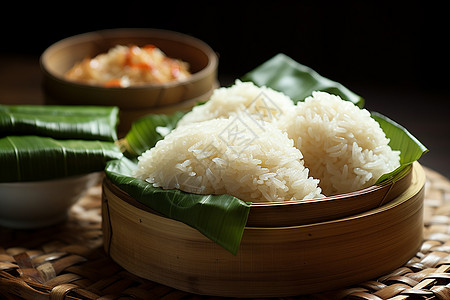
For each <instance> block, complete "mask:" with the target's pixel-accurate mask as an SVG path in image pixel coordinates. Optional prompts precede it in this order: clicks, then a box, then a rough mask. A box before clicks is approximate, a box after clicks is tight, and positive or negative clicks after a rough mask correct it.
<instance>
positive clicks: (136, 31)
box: [40, 28, 218, 135]
mask: <svg viewBox="0 0 450 300" xmlns="http://www.w3.org/2000/svg"><path fill="white" fill-rule="evenodd" d="M40 65H41V69H42V72H43V90H44V96H45V102H46V104H62V105H102V106H117V107H119V109H120V112H119V116H120V117H119V118H120V123H119V128H118V131H119V135H120V134H121V133H126V132H127V131H128V129H129V128H130V126H131V123H132V122H133V121H134V120H136V119H138V118H140V117H142V116H143V115H146V114H150V113H171V112H175V111H179V110H189V109H190V108H192V106H194V105H195V104H197V103H198V102H203V101H206V100H207V99H208V98H209V96H210V95H211V93H212V91H213V90H214V89H215V88H216V87H217V86H218V80H217V67H218V57H217V55H216V53H215V52H214V51H213V50H212V48H211V47H210V46H209V45H208V44H206V43H205V42H203V41H201V40H199V39H197V38H195V37H192V36H189V35H186V34H183V33H179V32H174V31H169V30H162V29H150V28H118V29H107V30H99V31H94V32H87V33H82V34H79V35H75V36H71V37H67V38H65V39H62V40H60V41H58V42H56V43H54V44H52V45H50V46H49V47H48V48H47V49H46V50H45V51H44V52H43V53H42V55H41V58H40Z"/></svg>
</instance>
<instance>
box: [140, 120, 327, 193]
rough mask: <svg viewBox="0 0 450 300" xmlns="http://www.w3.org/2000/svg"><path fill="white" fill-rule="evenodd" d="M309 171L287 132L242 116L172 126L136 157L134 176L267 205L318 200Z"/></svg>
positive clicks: (315, 183) (159, 184)
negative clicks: (136, 163) (160, 138)
mask: <svg viewBox="0 0 450 300" xmlns="http://www.w3.org/2000/svg"><path fill="white" fill-rule="evenodd" d="M308 172H309V171H308V169H307V168H305V167H304V164H303V160H302V153H301V152H300V151H299V150H298V149H297V148H295V147H294V144H293V141H292V140H291V139H289V138H288V136H287V134H286V133H283V132H282V131H281V130H279V129H278V128H276V127H275V126H273V125H271V124H269V123H267V124H265V126H264V127H260V125H258V124H255V123H254V122H253V121H252V120H250V119H249V118H248V117H247V118H246V117H245V116H241V117H232V118H226V119H225V118H222V119H213V120H208V121H203V122H195V123H191V124H187V125H185V126H181V127H177V128H176V129H174V130H173V131H172V132H171V133H169V134H168V135H167V136H166V137H165V138H164V139H163V140H160V141H159V142H158V143H157V144H156V145H155V147H153V148H151V149H149V150H147V151H146V152H144V153H143V154H142V155H141V156H140V157H139V162H138V167H137V170H136V172H135V174H134V175H135V177H137V178H140V179H143V180H146V181H147V182H149V183H151V184H153V186H154V187H161V188H163V189H180V190H183V191H185V192H189V193H196V194H229V195H232V196H235V197H237V198H239V199H241V200H244V201H251V202H268V201H285V200H299V199H313V198H321V197H323V195H322V194H321V189H320V188H319V187H318V182H319V181H318V180H316V179H313V178H311V177H309V176H308Z"/></svg>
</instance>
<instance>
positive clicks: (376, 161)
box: [282, 92, 400, 196]
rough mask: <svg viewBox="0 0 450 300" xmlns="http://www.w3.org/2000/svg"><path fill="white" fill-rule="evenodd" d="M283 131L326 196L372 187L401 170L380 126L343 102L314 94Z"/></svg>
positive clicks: (294, 114) (337, 98)
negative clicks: (379, 179) (395, 171)
mask: <svg viewBox="0 0 450 300" xmlns="http://www.w3.org/2000/svg"><path fill="white" fill-rule="evenodd" d="M282 127H284V128H285V130H286V132H287V133H288V136H289V137H290V138H291V139H293V140H294V143H295V146H296V147H297V148H298V149H300V150H301V152H302V154H303V156H304V162H305V166H306V167H307V168H309V170H310V174H311V176H313V177H314V178H318V179H320V187H321V188H322V191H323V193H324V194H325V195H327V196H329V195H334V194H341V193H347V192H351V191H355V190H358V189H361V188H365V187H368V186H370V185H373V184H374V183H375V182H376V180H377V179H378V178H379V177H380V176H381V175H383V174H385V173H388V172H391V171H393V170H395V169H396V168H397V167H398V166H399V165H400V156H399V155H400V152H399V151H393V150H392V149H391V148H390V146H389V145H388V143H389V139H388V138H386V135H385V134H384V132H383V130H382V129H381V127H380V125H379V124H378V122H376V121H375V120H374V119H373V118H371V116H370V113H369V112H368V111H367V110H366V109H360V108H359V107H357V106H356V105H354V104H353V103H351V102H349V101H344V100H342V99H341V98H340V97H339V96H335V95H331V94H328V93H325V92H314V93H313V94H312V96H311V97H308V98H307V99H305V101H304V102H298V103H297V105H296V108H295V110H294V111H293V113H292V114H291V116H290V117H288V118H286V119H285V120H284V123H283V125H282Z"/></svg>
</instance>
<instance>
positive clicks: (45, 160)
mask: <svg viewBox="0 0 450 300" xmlns="http://www.w3.org/2000/svg"><path fill="white" fill-rule="evenodd" d="M122 156H123V154H122V153H121V152H120V151H119V148H118V147H117V146H116V145H115V144H114V143H112V142H105V141H94V140H56V139H53V138H50V137H40V136H34V135H26V136H6V137H3V138H1V139H0V166H1V171H0V182H19V181H40V180H47V179H54V178H62V177H67V176H73V175H80V174H86V173H90V172H98V171H103V170H104V168H105V166H106V162H107V161H109V160H114V159H119V158H121V157H122Z"/></svg>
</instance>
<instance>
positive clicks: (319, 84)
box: [241, 53, 364, 107]
mask: <svg viewBox="0 0 450 300" xmlns="http://www.w3.org/2000/svg"><path fill="white" fill-rule="evenodd" d="M241 80H242V81H252V82H253V83H255V84H256V85H258V86H267V87H270V88H272V89H274V90H277V91H279V92H282V93H284V94H286V95H288V96H289V97H291V99H292V101H294V103H297V102H298V101H303V100H305V98H306V97H308V96H311V94H312V92H314V91H324V92H328V93H330V94H334V95H339V96H340V97H341V98H342V99H344V100H347V101H351V102H353V103H354V104H356V105H358V106H359V107H364V99H363V98H362V97H361V96H359V95H357V94H355V93H354V92H352V91H350V90H349V89H347V88H346V87H345V86H343V85H342V84H341V83H338V82H335V81H333V80H330V79H328V78H325V77H323V76H321V75H319V74H318V73H317V72H316V71H314V70H313V69H311V68H309V67H307V66H304V65H302V64H300V63H298V62H296V61H295V60H293V59H292V58H290V57H289V56H287V55H285V54H282V53H280V54H277V55H276V56H274V57H273V58H271V59H269V60H268V61H266V62H265V63H263V64H262V65H260V66H258V67H256V68H255V69H254V70H252V71H250V72H248V73H246V74H245V75H244V76H242V77H241Z"/></svg>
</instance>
